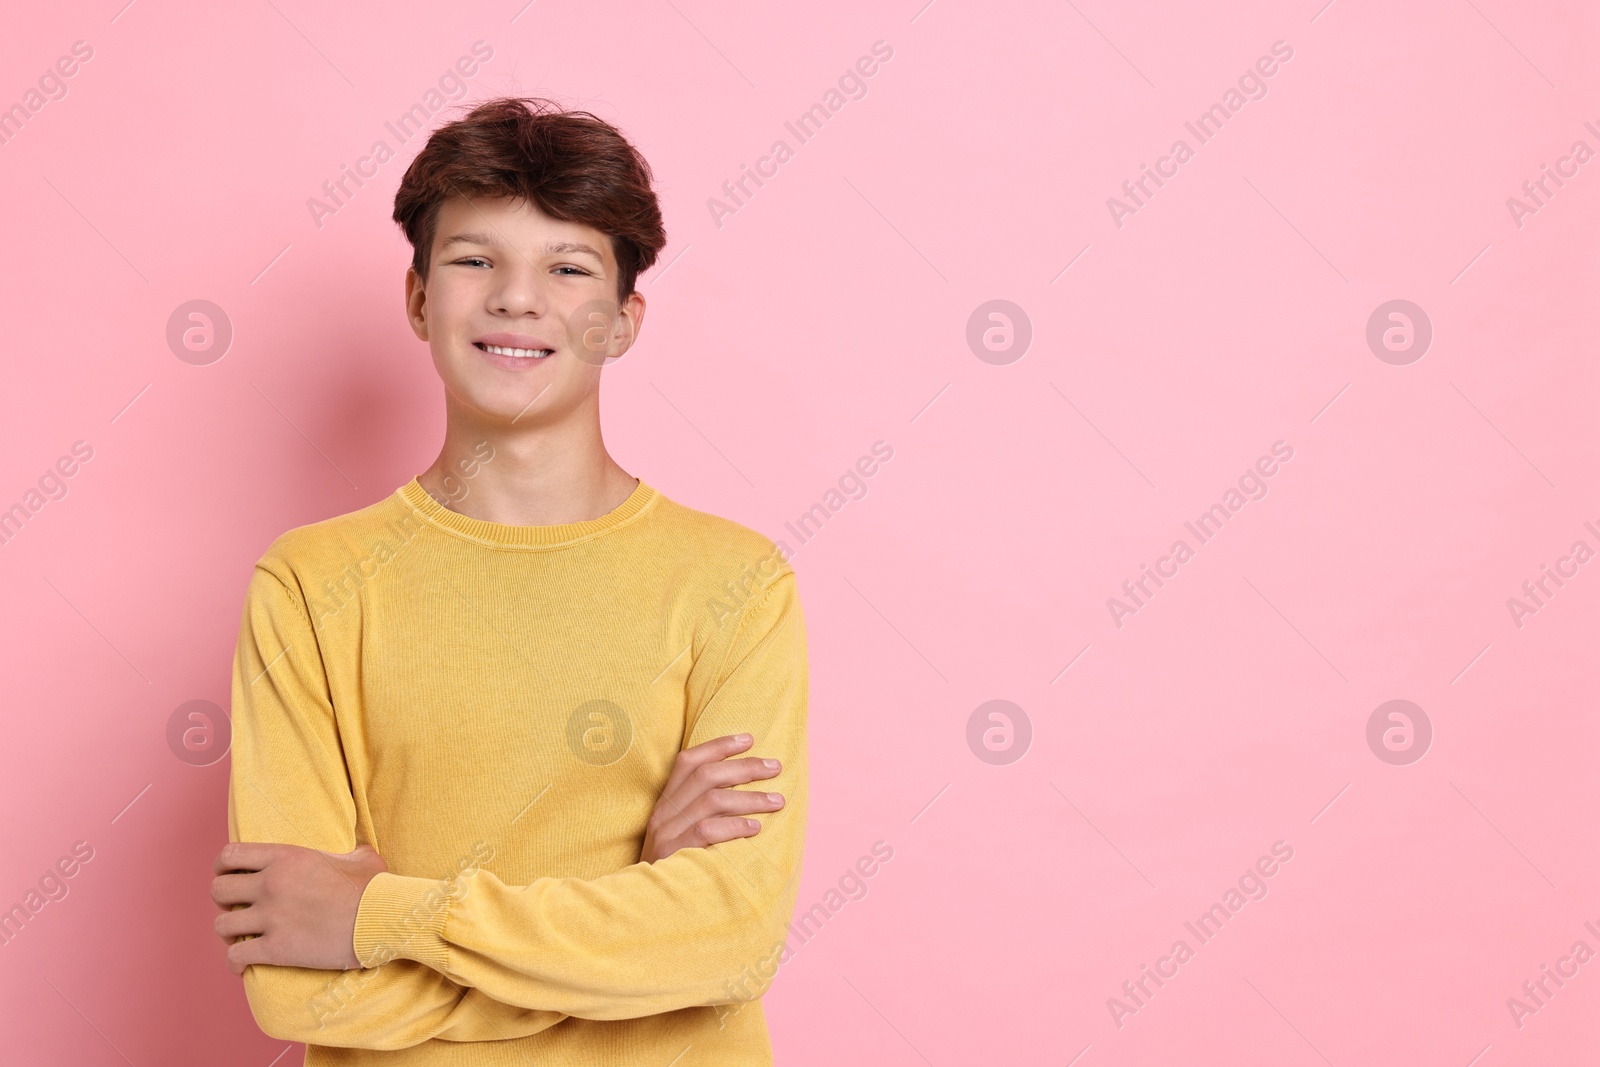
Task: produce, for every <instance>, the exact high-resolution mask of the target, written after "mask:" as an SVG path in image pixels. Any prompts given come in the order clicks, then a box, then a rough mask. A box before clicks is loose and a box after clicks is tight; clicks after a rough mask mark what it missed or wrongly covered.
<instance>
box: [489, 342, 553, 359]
mask: <svg viewBox="0 0 1600 1067" xmlns="http://www.w3.org/2000/svg"><path fill="white" fill-rule="evenodd" d="M483 347H484V348H486V349H488V350H489V351H490V352H493V353H494V354H495V355H497V356H514V357H516V358H517V359H544V358H545V357H546V356H548V355H551V354H552V350H551V349H548V348H502V347H501V346H500V345H484V346H483Z"/></svg>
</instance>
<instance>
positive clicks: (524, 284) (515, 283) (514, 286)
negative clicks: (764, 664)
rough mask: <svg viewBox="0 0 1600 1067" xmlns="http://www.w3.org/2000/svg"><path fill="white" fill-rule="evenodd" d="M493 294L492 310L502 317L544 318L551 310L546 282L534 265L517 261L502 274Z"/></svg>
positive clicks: (490, 307)
mask: <svg viewBox="0 0 1600 1067" xmlns="http://www.w3.org/2000/svg"><path fill="white" fill-rule="evenodd" d="M498 274H499V278H498V279H497V282H498V284H496V285H495V287H494V289H493V290H492V291H491V292H490V294H489V310H491V311H493V312H495V313H496V314H499V315H529V314H531V315H534V316H535V317H537V316H539V315H543V314H544V313H545V311H546V310H547V309H548V307H549V296H548V294H547V293H546V292H545V288H544V279H543V278H542V276H541V275H540V274H539V272H538V271H537V270H535V269H534V267H533V265H532V264H530V263H527V262H525V261H523V260H520V259H514V260H513V261H512V262H511V263H510V264H508V265H507V266H506V267H505V268H504V269H503V270H501V271H499V272H498Z"/></svg>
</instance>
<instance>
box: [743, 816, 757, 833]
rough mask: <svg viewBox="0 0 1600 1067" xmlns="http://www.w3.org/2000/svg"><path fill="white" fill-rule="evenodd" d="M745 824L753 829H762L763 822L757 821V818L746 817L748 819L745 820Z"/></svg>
mask: <svg viewBox="0 0 1600 1067" xmlns="http://www.w3.org/2000/svg"><path fill="white" fill-rule="evenodd" d="M744 824H745V825H746V826H748V827H750V829H752V830H759V829H761V824H760V823H758V822H756V821H755V820H754V819H746V820H745V821H744Z"/></svg>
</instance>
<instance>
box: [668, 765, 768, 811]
mask: <svg viewBox="0 0 1600 1067" xmlns="http://www.w3.org/2000/svg"><path fill="white" fill-rule="evenodd" d="M782 773H783V764H782V763H780V762H779V761H777V760H775V759H762V758H760V757H759V756H749V757H746V758H745V759H730V760H723V761H721V762H720V763H707V764H703V765H701V766H700V767H698V768H696V769H695V770H694V771H693V772H692V773H691V774H690V775H689V777H688V778H687V779H685V780H684V784H683V787H682V788H680V789H679V790H678V796H677V800H678V803H680V804H682V803H684V796H683V795H684V793H685V792H686V791H689V792H693V793H704V792H706V791H707V790H709V789H722V788H724V787H726V786H731V785H745V784H747V783H749V782H756V781H760V780H762V779H764V778H776V777H777V776H778V775H780V774H782Z"/></svg>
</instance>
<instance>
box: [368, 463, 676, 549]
mask: <svg viewBox="0 0 1600 1067" xmlns="http://www.w3.org/2000/svg"><path fill="white" fill-rule="evenodd" d="M395 495H396V496H398V497H400V499H401V500H403V501H405V503H407V504H409V505H410V506H411V508H412V509H413V510H415V511H416V512H417V513H418V514H420V515H421V516H422V517H423V518H425V519H427V520H428V521H429V522H431V523H433V524H434V525H435V526H438V527H440V528H441V529H444V530H448V531H450V532H451V533H453V534H456V535H458V536H460V537H464V538H466V539H467V540H469V541H477V542H478V543H480V544H487V545H509V546H513V547H522V548H559V547H562V546H565V545H571V544H576V543H577V542H579V541H586V540H588V539H589V538H591V537H597V536H599V535H600V534H603V533H606V532H607V531H609V530H614V529H616V528H617V527H619V526H623V525H625V524H627V523H629V522H631V521H632V520H633V519H635V518H637V517H638V516H640V515H643V514H644V513H645V512H646V511H648V510H649V509H650V507H651V506H652V505H654V504H655V502H656V501H657V500H658V499H660V496H661V494H660V493H658V492H656V490H655V489H653V488H652V487H650V486H649V485H647V484H646V483H645V480H644V479H643V478H640V479H639V484H638V485H636V486H634V488H633V493H632V494H630V495H629V497H628V499H626V500H624V501H623V502H622V503H620V504H618V505H617V506H616V507H615V508H614V509H612V510H611V511H609V512H607V513H606V514H604V515H602V516H600V517H599V518H598V519H586V520H584V521H583V522H567V523H560V524H558V525H555V526H512V525H508V524H506V523H501V522H485V521H483V520H482V519H473V518H469V517H468V516H466V515H463V514H461V513H460V512H458V511H451V510H450V509H449V508H447V507H445V506H444V505H443V504H441V503H439V502H438V501H437V500H435V499H433V497H431V496H429V495H428V491H427V490H426V489H424V488H422V483H421V482H419V481H417V479H415V478H413V479H411V480H410V481H409V482H407V483H406V484H405V485H402V486H401V487H400V488H399V489H397V490H395Z"/></svg>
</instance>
